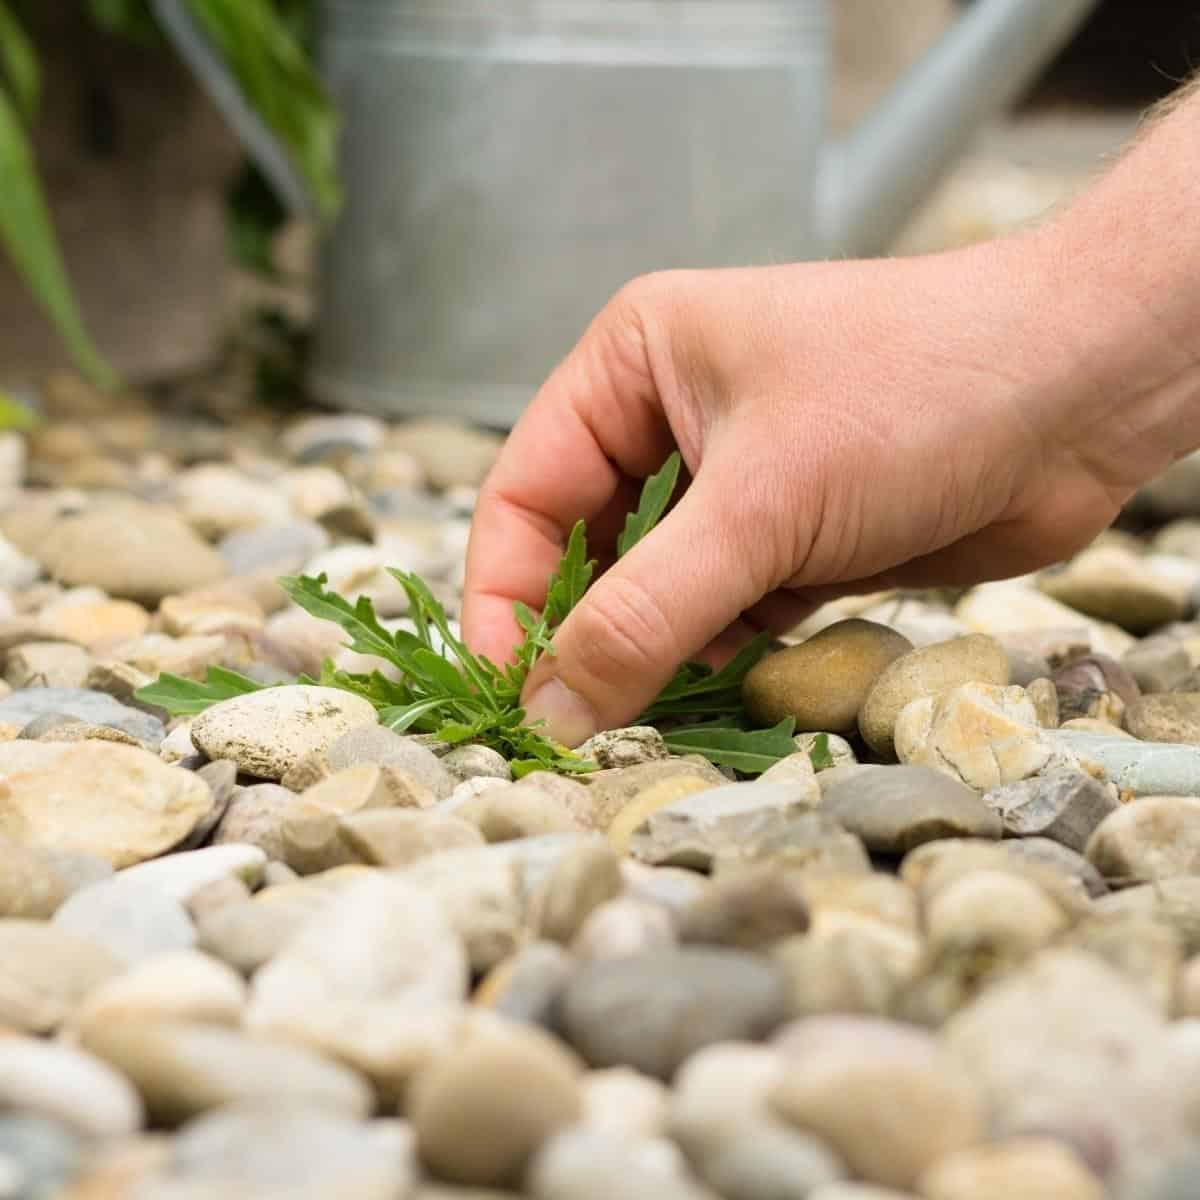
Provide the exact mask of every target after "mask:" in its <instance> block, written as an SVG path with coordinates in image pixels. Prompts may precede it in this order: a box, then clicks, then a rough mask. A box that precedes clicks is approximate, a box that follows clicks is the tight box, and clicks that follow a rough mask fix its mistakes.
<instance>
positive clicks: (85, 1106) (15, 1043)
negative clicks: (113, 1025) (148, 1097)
mask: <svg viewBox="0 0 1200 1200" xmlns="http://www.w3.org/2000/svg"><path fill="white" fill-rule="evenodd" d="M0 1109H4V1110H6V1111H13V1110H15V1111H16V1112H19V1113H23V1114H25V1115H28V1116H36V1117H40V1118H42V1119H43V1120H46V1121H52V1122H55V1123H56V1124H58V1125H63V1126H66V1127H67V1128H68V1129H70V1130H72V1131H73V1132H74V1133H76V1134H78V1135H79V1136H80V1137H86V1138H119V1137H125V1136H127V1135H130V1134H133V1133H136V1132H137V1131H138V1130H139V1129H140V1128H141V1125H142V1102H141V1099H140V1098H139V1097H138V1094H137V1092H136V1091H134V1089H133V1088H132V1087H131V1086H130V1085H129V1083H128V1082H127V1081H126V1080H125V1079H124V1078H122V1076H120V1075H118V1074H117V1073H116V1072H115V1071H113V1070H112V1068H111V1067H109V1066H107V1065H106V1064H105V1063H103V1062H101V1061H100V1060H99V1059H98V1058H93V1057H92V1056H91V1055H90V1054H85V1053H83V1052H82V1051H80V1050H76V1049H73V1048H72V1047H70V1046H67V1045H61V1044H56V1043H54V1042H47V1041H43V1040H41V1039H35V1038H27V1037H16V1036H13V1037H4V1038H0ZM0 1195H4V1192H3V1191H2V1190H0Z"/></svg>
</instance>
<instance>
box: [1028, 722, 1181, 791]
mask: <svg viewBox="0 0 1200 1200" xmlns="http://www.w3.org/2000/svg"><path fill="white" fill-rule="evenodd" d="M1047 736H1049V737H1053V738H1054V739H1055V740H1057V741H1059V742H1060V743H1061V744H1062V745H1064V746H1066V747H1067V749H1069V750H1072V751H1074V752H1075V753H1076V754H1077V755H1078V756H1079V757H1080V758H1081V759H1083V760H1087V761H1090V762H1094V763H1096V764H1097V765H1098V766H1101V767H1103V768H1104V770H1105V772H1106V773H1107V775H1108V778H1109V779H1110V780H1111V781H1112V782H1113V783H1115V784H1116V785H1117V787H1118V788H1119V789H1120V790H1121V791H1122V792H1132V793H1133V794H1134V795H1138V796H1153V795H1160V796H1200V746H1187V745H1177V744H1171V743H1166V742H1141V741H1138V740H1136V739H1134V738H1128V737H1109V736H1106V735H1104V734H1097V733H1088V732H1083V731H1079V730H1072V729H1058V730H1055V731H1053V732H1052V733H1049V734H1048V735H1047Z"/></svg>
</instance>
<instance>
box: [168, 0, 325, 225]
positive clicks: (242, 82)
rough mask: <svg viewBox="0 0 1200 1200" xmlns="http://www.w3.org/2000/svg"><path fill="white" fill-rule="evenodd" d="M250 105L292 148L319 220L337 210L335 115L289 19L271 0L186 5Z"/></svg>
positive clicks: (190, 1) (207, 0)
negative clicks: (317, 210) (318, 211)
mask: <svg viewBox="0 0 1200 1200" xmlns="http://www.w3.org/2000/svg"><path fill="white" fill-rule="evenodd" d="M187 7H188V11H189V12H190V13H191V14H192V17H193V18H194V19H195V21H196V23H197V25H198V26H199V28H200V29H201V30H202V31H203V33H204V34H205V36H206V37H207V38H208V39H209V41H210V42H211V43H212V45H213V46H214V48H215V49H216V51H217V52H218V53H219V54H220V56H221V57H222V58H223V59H224V61H225V63H226V65H227V66H228V67H229V70H230V72H231V73H232V74H233V76H234V78H235V79H236V80H237V83H238V86H239V88H240V89H241V91H242V94H243V95H244V96H245V98H246V100H247V102H248V103H249V104H250V105H252V106H253V108H254V109H255V111H256V112H257V113H258V114H259V116H260V117H261V118H262V120H263V121H264V122H265V123H266V124H267V125H268V126H269V127H270V128H271V129H272V130H273V131H274V133H275V134H276V135H277V136H278V137H279V139H280V140H281V141H282V142H283V144H284V145H285V146H286V147H287V149H288V151H289V153H290V155H291V157H292V159H293V161H294V163H295V165H296V167H297V169H298V170H299V171H300V173H301V174H302V175H303V176H304V178H305V180H306V181H307V183H308V185H309V188H310V190H311V191H312V193H313V196H314V198H315V199H316V201H317V206H318V208H319V210H320V212H321V215H322V216H323V217H325V218H331V217H333V216H334V215H335V213H336V212H337V209H338V206H339V204H340V200H341V195H340V189H339V186H338V179H337V162H336V141H337V118H336V116H335V114H334V111H333V107H332V105H331V104H330V102H329V97H328V95H327V94H326V91H325V87H324V85H323V84H322V83H321V80H320V78H319V77H318V75H317V73H316V71H315V70H314V69H313V67H312V64H311V62H310V61H309V58H308V56H307V54H306V53H305V51H304V48H303V46H302V45H301V44H300V42H299V41H297V39H296V37H295V36H294V33H293V28H292V24H291V22H290V20H289V19H288V18H286V17H285V16H283V15H281V14H280V13H279V12H277V11H276V9H275V7H274V5H273V4H272V3H271V2H270V0H187Z"/></svg>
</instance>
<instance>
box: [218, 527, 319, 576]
mask: <svg viewBox="0 0 1200 1200" xmlns="http://www.w3.org/2000/svg"><path fill="white" fill-rule="evenodd" d="M328 548H329V534H327V533H326V532H325V530H324V529H322V528H321V526H320V525H318V524H317V523H316V522H315V521H300V520H290V521H281V522H278V523H275V524H271V523H263V524H259V525H256V526H255V527H254V528H253V529H245V530H240V531H238V532H235V533H230V534H228V535H227V536H226V537H224V538H222V539H221V541H220V543H219V544H218V546H217V552H218V553H219V554H220V555H221V557H222V558H223V559H224V560H225V565H226V566H227V567H228V568H229V573H230V575H235V576H236V575H250V574H253V573H254V572H257V571H261V572H263V573H264V574H268V575H271V576H278V575H294V574H296V573H297V572H298V571H300V570H301V568H302V567H303V566H304V564H305V563H306V562H308V560H309V559H310V558H313V557H315V556H316V555H318V554H320V553H321V552H322V551H324V550H327V549H328Z"/></svg>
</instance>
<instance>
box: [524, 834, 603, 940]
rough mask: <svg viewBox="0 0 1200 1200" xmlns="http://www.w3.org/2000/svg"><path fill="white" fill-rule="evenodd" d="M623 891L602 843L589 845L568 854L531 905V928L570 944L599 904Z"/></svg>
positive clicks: (549, 938)
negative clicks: (532, 905) (532, 913)
mask: <svg viewBox="0 0 1200 1200" xmlns="http://www.w3.org/2000/svg"><path fill="white" fill-rule="evenodd" d="M623 889H624V879H623V878H622V876H621V864H620V861H619V860H618V858H617V856H616V854H615V853H614V852H613V851H612V849H611V848H610V847H609V846H607V845H606V844H605V843H604V842H595V843H588V844H585V845H582V846H580V847H579V848H578V849H576V850H573V851H571V853H569V854H567V855H566V856H565V857H564V858H563V859H562V860H561V861H560V862H559V863H558V865H557V866H556V867H555V868H554V870H553V872H552V873H551V875H550V878H549V879H547V880H546V882H545V884H544V885H543V886H542V888H541V890H540V891H539V893H538V896H537V897H536V899H535V901H534V906H535V912H536V916H535V917H534V919H533V924H534V925H535V926H536V928H537V930H538V932H539V934H540V936H542V937H544V938H547V939H548V940H550V941H555V942H561V943H563V944H564V945H566V944H569V943H570V941H571V939H572V938H573V937H574V936H575V935H576V934H577V933H578V932H579V930H580V929H581V928H582V927H583V923H584V922H585V921H586V920H587V918H588V917H589V916H590V915H591V913H592V912H593V911H594V910H595V909H596V908H598V907H599V906H600V905H601V904H604V903H606V902H607V901H609V900H612V899H614V898H615V897H617V896H619V895H620V894H621V892H622V890H623Z"/></svg>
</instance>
